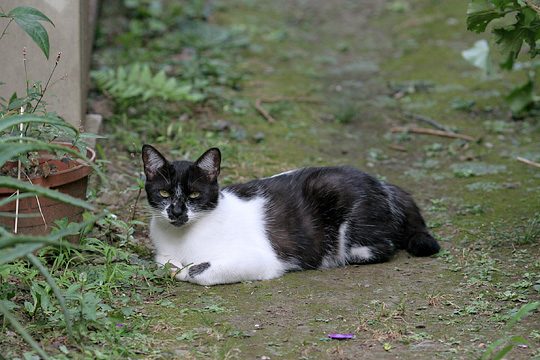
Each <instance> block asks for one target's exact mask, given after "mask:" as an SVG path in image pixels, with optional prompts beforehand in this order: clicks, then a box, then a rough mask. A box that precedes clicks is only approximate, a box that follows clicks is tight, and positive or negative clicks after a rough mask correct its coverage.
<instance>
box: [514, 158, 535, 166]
mask: <svg viewBox="0 0 540 360" xmlns="http://www.w3.org/2000/svg"><path fill="white" fill-rule="evenodd" d="M516 160H517V161H520V162H522V163H524V164H527V165H530V166H534V167H537V168H540V164H539V163H537V162H535V161H532V160H529V159H525V158H523V157H521V156H518V157H516Z"/></svg>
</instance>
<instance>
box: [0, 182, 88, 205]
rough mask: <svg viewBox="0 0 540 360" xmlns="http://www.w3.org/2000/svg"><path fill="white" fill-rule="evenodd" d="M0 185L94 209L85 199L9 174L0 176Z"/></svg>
mask: <svg viewBox="0 0 540 360" xmlns="http://www.w3.org/2000/svg"><path fill="white" fill-rule="evenodd" d="M0 187H7V188H12V189H18V190H21V191H25V192H31V193H34V194H37V195H43V196H46V197H48V198H50V199H53V200H57V201H61V202H63V203H66V204H70V205H74V206H78V207H81V208H83V209H87V210H93V209H94V207H93V206H92V205H90V204H89V203H87V202H86V201H84V200H81V199H77V198H74V197H73V196H70V195H66V194H64V193H61V192H59V191H57V190H52V189H47V188H44V187H42V186H37V185H32V184H30V183H27V182H24V181H20V180H17V179H14V178H12V177H9V176H0Z"/></svg>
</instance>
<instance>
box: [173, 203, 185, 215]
mask: <svg viewBox="0 0 540 360" xmlns="http://www.w3.org/2000/svg"><path fill="white" fill-rule="evenodd" d="M185 212H186V207H185V206H184V204H179V203H176V204H173V205H172V206H171V215H172V216H174V217H175V218H179V217H180V216H182V215H183V214H184V213H185Z"/></svg>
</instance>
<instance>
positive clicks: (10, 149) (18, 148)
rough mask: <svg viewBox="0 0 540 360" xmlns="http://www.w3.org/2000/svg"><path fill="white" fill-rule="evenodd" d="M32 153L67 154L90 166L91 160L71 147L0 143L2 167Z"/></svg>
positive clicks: (34, 143)
mask: <svg viewBox="0 0 540 360" xmlns="http://www.w3.org/2000/svg"><path fill="white" fill-rule="evenodd" d="M31 151H50V152H54V151H59V152H63V153H67V154H70V155H73V156H76V157H79V158H81V159H83V160H85V161H86V162H87V163H88V164H89V163H90V160H89V159H88V158H87V157H86V156H83V155H82V154H81V153H80V152H79V151H78V150H76V149H72V148H70V147H67V146H64V145H60V144H55V143H45V142H42V141H37V142H32V143H22V144H19V143H9V142H7V143H4V144H2V143H0V166H2V165H3V164H5V163H6V161H9V160H13V159H15V158H16V157H17V156H19V155H21V154H25V153H28V152H31Z"/></svg>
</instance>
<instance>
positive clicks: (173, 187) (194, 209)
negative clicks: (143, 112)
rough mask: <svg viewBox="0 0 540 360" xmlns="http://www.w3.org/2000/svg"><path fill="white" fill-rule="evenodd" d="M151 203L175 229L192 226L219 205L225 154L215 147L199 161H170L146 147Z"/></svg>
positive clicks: (145, 167)
mask: <svg viewBox="0 0 540 360" xmlns="http://www.w3.org/2000/svg"><path fill="white" fill-rule="evenodd" d="M142 160H143V164H144V173H145V175H146V184H145V189H146V195H147V198H148V203H149V204H150V206H151V207H152V209H154V210H155V211H154V212H155V213H156V214H158V216H161V217H162V218H163V219H165V220H166V221H168V222H170V223H171V224H172V225H174V226H182V225H184V224H186V223H191V222H192V221H195V220H196V219H197V218H199V217H200V216H201V215H203V214H204V213H205V212H206V211H209V210H212V209H214V208H215V207H216V206H217V203H218V198H219V185H218V182H217V178H218V175H219V169H220V163H221V153H220V151H219V149H217V148H212V149H209V150H207V151H206V152H205V153H204V154H202V155H201V156H200V157H199V158H198V159H197V160H196V161H195V162H191V161H168V160H167V159H166V158H165V157H164V156H163V155H162V154H161V153H160V152H159V151H157V150H156V149H155V148H154V147H152V146H150V145H144V146H143V148H142Z"/></svg>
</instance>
